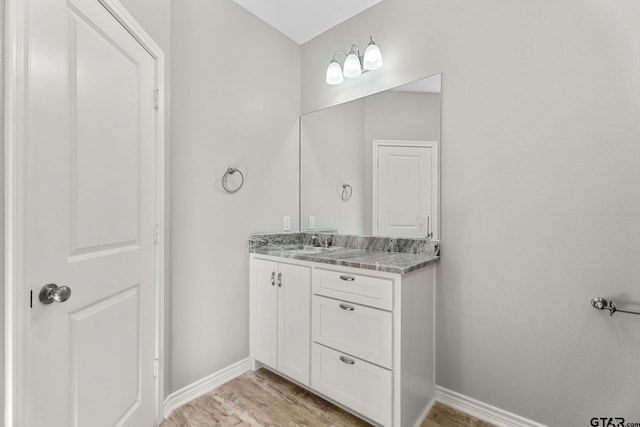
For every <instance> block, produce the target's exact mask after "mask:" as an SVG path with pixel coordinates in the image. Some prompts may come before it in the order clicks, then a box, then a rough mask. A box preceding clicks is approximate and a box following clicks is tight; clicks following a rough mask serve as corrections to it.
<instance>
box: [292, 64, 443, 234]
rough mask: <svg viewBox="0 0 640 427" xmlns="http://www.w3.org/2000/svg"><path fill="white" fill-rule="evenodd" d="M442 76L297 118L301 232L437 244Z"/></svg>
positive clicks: (437, 75)
mask: <svg viewBox="0 0 640 427" xmlns="http://www.w3.org/2000/svg"><path fill="white" fill-rule="evenodd" d="M441 83H442V75H441V74H436V75H433V76H430V77H427V78H424V79H421V80H418V81H415V82H413V83H409V84H406V85H403V86H400V87H397V88H394V89H390V90H386V91H383V92H379V93H377V94H373V95H370V96H367V97H364V98H360V99H357V100H354V101H350V102H347V103H344V104H340V105H336V106H333V107H330V108H326V109H324V110H319V111H315V112H312V113H309V114H305V115H303V116H302V117H301V118H300V229H301V230H302V231H306V230H322V229H337V230H338V232H339V233H344V234H362V235H379V236H393V237H426V236H427V235H429V234H431V235H432V236H433V237H434V238H435V239H439V237H440V236H439V198H440V195H439V189H440V182H439V179H440V178H439V177H440V173H439V165H440V156H439V152H440V114H441V96H442V93H441V92H442V91H441V87H442V84H441Z"/></svg>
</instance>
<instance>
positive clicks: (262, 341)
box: [250, 259, 278, 369]
mask: <svg viewBox="0 0 640 427" xmlns="http://www.w3.org/2000/svg"><path fill="white" fill-rule="evenodd" d="M277 274H278V264H277V263H275V262H271V261H265V260H261V259H253V260H251V279H250V280H251V283H252V285H251V287H252V289H253V290H254V291H255V296H252V298H254V306H253V307H254V309H253V310H252V313H251V315H252V316H255V322H253V325H255V328H254V329H255V330H254V331H252V333H253V337H254V340H253V345H254V349H253V352H254V354H255V358H256V359H257V360H258V361H259V362H262V363H264V364H265V365H268V366H270V367H272V368H274V369H277V368H278V288H277V285H276V280H277V279H276V275H277Z"/></svg>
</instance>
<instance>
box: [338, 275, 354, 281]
mask: <svg viewBox="0 0 640 427" xmlns="http://www.w3.org/2000/svg"><path fill="white" fill-rule="evenodd" d="M340 278H341V279H342V280H346V281H347V282H353V281H354V280H356V278H355V277H353V276H348V275H346V274H341V275H340Z"/></svg>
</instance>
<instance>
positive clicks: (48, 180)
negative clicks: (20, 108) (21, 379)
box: [25, 0, 158, 427]
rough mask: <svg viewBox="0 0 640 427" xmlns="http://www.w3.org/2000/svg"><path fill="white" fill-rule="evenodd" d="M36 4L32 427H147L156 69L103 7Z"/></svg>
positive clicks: (29, 179)
mask: <svg viewBox="0 0 640 427" xmlns="http://www.w3.org/2000/svg"><path fill="white" fill-rule="evenodd" d="M28 7H29V9H28V14H27V17H28V20H29V22H28V27H29V29H30V33H29V62H30V73H29V81H28V85H29V88H30V90H29V94H28V97H27V117H28V120H27V132H26V133H27V135H28V137H27V139H26V154H27V158H26V165H25V166H26V167H25V181H26V190H27V191H26V194H27V195H26V211H27V218H26V224H27V227H26V228H27V232H26V246H27V247H28V252H27V255H26V264H25V270H26V272H27V274H26V280H27V283H28V285H29V287H30V288H31V289H32V291H33V308H31V309H30V310H29V319H28V322H29V336H28V337H27V340H28V349H29V351H28V354H27V359H28V360H27V361H26V367H27V369H26V371H27V390H26V394H27V400H26V402H25V406H26V418H27V423H26V424H25V426H26V427H39V426H48V427H58V426H60V427H69V426H102V425H104V426H113V425H118V426H120V425H124V426H144V425H148V426H151V425H153V423H154V421H155V402H156V381H155V380H154V358H155V355H156V339H157V331H156V314H157V313H156V299H157V294H156V292H157V289H156V279H157V278H156V273H155V272H156V246H155V244H154V229H155V222H156V219H155V218H156V212H155V204H156V196H155V195H156V193H157V190H156V188H157V187H156V186H157V185H158V184H157V183H156V181H155V176H156V168H155V164H156V121H157V117H156V111H155V108H154V91H155V86H156V61H155V59H154V58H153V57H152V56H151V55H150V54H149V53H148V52H147V51H146V50H145V49H144V48H143V47H142V46H141V45H140V43H139V42H138V41H137V40H136V39H135V38H134V37H133V36H132V35H131V34H130V33H129V32H128V31H127V30H126V29H125V27H123V26H122V25H121V24H120V23H119V22H118V21H117V20H116V19H115V18H114V17H113V16H112V15H111V13H109V12H108V11H107V10H106V9H105V8H104V7H103V6H102V5H101V4H100V2H99V1H98V0H69V1H65V0H46V1H45V0H32V1H30V2H29V6H28ZM47 283H57V284H58V285H67V286H69V287H70V288H71V290H72V294H71V297H70V299H69V300H68V301H66V302H63V303H53V304H50V305H45V304H41V303H40V302H39V300H38V293H39V291H40V288H41V287H42V286H43V285H45V284H47Z"/></svg>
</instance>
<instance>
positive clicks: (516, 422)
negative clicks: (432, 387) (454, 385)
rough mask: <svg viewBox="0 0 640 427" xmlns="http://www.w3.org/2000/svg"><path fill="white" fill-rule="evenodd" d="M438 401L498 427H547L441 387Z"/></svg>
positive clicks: (438, 390) (438, 389)
mask: <svg viewBox="0 0 640 427" xmlns="http://www.w3.org/2000/svg"><path fill="white" fill-rule="evenodd" d="M436 400H437V401H438V402H441V403H444V404H445V405H447V406H451V407H452V408H454V409H457V410H459V411H462V412H466V413H467V414H469V415H472V416H474V417H476V418H479V419H481V420H483V421H486V422H489V423H491V424H495V425H496V426H498V427H546V426H545V425H543V424H540V423H537V422H535V421H532V420H529V419H527V418H524V417H521V416H520V415H516V414H512V413H511V412H507V411H505V410H503V409H500V408H496V407H495V406H491V405H488V404H486V403H483V402H480V401H478V400H475V399H473V398H471V397H468V396H465V395H463V394H460V393H456V392H455V391H451V390H447V389H446V388H444V387H440V386H436Z"/></svg>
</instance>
